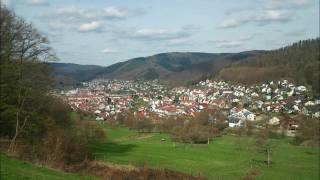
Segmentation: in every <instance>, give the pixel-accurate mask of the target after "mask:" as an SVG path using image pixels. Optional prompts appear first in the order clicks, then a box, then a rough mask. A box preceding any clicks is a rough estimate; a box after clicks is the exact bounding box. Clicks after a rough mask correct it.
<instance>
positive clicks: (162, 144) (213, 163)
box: [88, 125, 319, 180]
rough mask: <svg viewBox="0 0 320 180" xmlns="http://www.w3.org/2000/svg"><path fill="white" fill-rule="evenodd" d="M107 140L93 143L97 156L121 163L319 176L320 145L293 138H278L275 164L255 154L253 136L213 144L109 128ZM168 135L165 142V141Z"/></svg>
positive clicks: (235, 175)
mask: <svg viewBox="0 0 320 180" xmlns="http://www.w3.org/2000/svg"><path fill="white" fill-rule="evenodd" d="M104 128H105V130H106V132H107V138H106V139H103V140H95V141H92V142H90V143H89V145H88V149H89V151H90V152H92V153H93V154H94V155H95V157H96V158H99V159H103V160H105V161H109V162H113V163H119V164H128V163H129V164H133V165H139V166H142V165H145V164H146V165H148V166H151V167H156V168H168V169H172V170H177V171H181V172H187V173H192V174H194V175H198V174H199V173H200V174H202V175H203V176H205V177H207V178H209V179H239V178H240V177H242V176H244V175H245V174H246V173H247V172H248V171H249V170H250V169H251V168H255V169H257V170H258V172H259V175H258V176H257V177H256V178H255V179H283V180H285V179H319V149H315V148H305V147H300V146H295V145H292V144H290V139H274V140H273V141H274V144H275V145H276V146H275V148H274V153H273V155H272V160H273V164H272V166H271V167H270V168H268V167H267V166H266V165H265V163H264V160H265V157H264V156H263V155H262V154H258V153H256V151H255V149H254V146H253V140H252V139H250V138H247V137H243V138H239V137H234V136H223V137H219V138H216V139H214V140H212V141H211V142H210V144H209V145H207V144H202V145H191V144H182V143H174V142H172V141H171V140H170V136H169V135H167V134H159V133H141V134H139V133H137V132H136V131H131V130H129V129H127V128H125V127H116V128H112V127H110V126H109V125H105V126H104ZM162 139H165V141H162Z"/></svg>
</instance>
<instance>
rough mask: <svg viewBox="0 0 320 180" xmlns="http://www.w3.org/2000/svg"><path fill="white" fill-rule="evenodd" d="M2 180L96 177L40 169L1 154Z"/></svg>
mask: <svg viewBox="0 0 320 180" xmlns="http://www.w3.org/2000/svg"><path fill="white" fill-rule="evenodd" d="M0 158H1V173H0V179H1V180H5V179H8V180H27V179H30V180H35V179H36V180H96V178H94V177H88V176H81V175H79V174H75V173H65V172H62V171H57V170H53V169H48V168H44V167H39V166H36V165H33V164H29V163H26V162H23V161H20V160H16V159H14V158H10V157H8V156H6V155H3V154H0Z"/></svg>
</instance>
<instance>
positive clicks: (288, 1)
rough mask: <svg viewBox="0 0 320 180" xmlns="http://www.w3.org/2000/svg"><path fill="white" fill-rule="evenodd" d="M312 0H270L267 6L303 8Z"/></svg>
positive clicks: (308, 5)
mask: <svg viewBox="0 0 320 180" xmlns="http://www.w3.org/2000/svg"><path fill="white" fill-rule="evenodd" d="M313 1H314V0H271V2H270V3H269V4H267V5H266V6H267V8H282V9H303V8H306V7H310V6H311V5H312V3H313Z"/></svg>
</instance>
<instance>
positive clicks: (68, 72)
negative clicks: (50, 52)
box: [48, 63, 103, 87]
mask: <svg viewBox="0 0 320 180" xmlns="http://www.w3.org/2000/svg"><path fill="white" fill-rule="evenodd" d="M48 64H49V66H50V67H51V68H52V70H53V76H54V77H55V80H56V85H57V87H65V86H75V85H77V84H78V83H79V82H80V81H87V80H91V79H93V78H95V73H96V72H98V71H99V70H101V69H102V68H103V67H101V66H95V65H79V64H72V63H48Z"/></svg>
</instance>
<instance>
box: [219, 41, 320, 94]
mask: <svg viewBox="0 0 320 180" xmlns="http://www.w3.org/2000/svg"><path fill="white" fill-rule="evenodd" d="M319 41H320V39H319V38H317V39H312V40H305V41H299V42H297V43H294V44H292V45H290V46H287V47H284V48H280V49H277V50H273V51H269V52H267V53H265V54H260V55H258V56H255V57H249V58H247V59H246V60H243V61H239V62H235V63H232V64H231V65H229V66H228V67H226V68H223V69H222V70H221V71H220V73H219V74H218V76H216V77H217V78H221V79H224V80H228V81H234V82H240V83H245V84H253V83H258V82H264V81H270V80H276V79H281V78H287V79H291V80H294V81H296V82H297V83H301V84H305V85H309V86H312V88H313V91H314V93H315V94H319V90H320V88H319V77H320V71H319V65H320V64H319V62H320V60H319Z"/></svg>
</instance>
